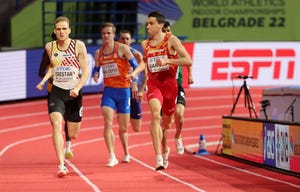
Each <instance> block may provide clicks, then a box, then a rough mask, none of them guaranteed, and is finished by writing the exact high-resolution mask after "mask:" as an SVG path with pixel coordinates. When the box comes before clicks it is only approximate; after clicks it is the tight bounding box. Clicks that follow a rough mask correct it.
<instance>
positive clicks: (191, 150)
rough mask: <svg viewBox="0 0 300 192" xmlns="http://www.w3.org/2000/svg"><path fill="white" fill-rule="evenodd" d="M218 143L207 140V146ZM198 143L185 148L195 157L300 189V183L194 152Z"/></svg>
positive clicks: (217, 142)
mask: <svg viewBox="0 0 300 192" xmlns="http://www.w3.org/2000/svg"><path fill="white" fill-rule="evenodd" d="M218 144H219V141H214V142H206V146H213V145H218ZM198 145H199V144H191V145H187V146H186V148H185V150H186V151H187V152H188V153H190V154H193V156H194V157H197V158H200V159H202V160H206V161H209V162H211V163H214V164H217V165H221V166H224V167H227V168H231V169H234V170H237V171H240V172H243V173H246V174H249V175H254V176H257V177H260V178H264V179H267V180H270V181H274V182H278V183H282V184H285V185H289V186H292V187H295V188H298V189H300V185H296V184H293V183H290V182H286V181H281V180H278V179H275V178H272V177H268V176H264V175H261V174H258V173H254V172H252V171H248V170H246V169H241V168H238V167H235V166H232V165H228V164H224V163H221V162H219V161H216V160H212V159H209V158H207V157H205V156H202V155H197V154H194V151H193V149H195V147H197V146H198Z"/></svg>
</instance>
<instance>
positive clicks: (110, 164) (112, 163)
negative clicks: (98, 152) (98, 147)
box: [106, 157, 119, 167]
mask: <svg viewBox="0 0 300 192" xmlns="http://www.w3.org/2000/svg"><path fill="white" fill-rule="evenodd" d="M118 163H119V161H118V159H117V158H116V157H112V158H109V160H108V163H107V164H106V166H107V167H114V166H115V165H118Z"/></svg>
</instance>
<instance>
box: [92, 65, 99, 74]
mask: <svg viewBox="0 0 300 192" xmlns="http://www.w3.org/2000/svg"><path fill="white" fill-rule="evenodd" d="M99 71H100V67H96V66H95V67H94V69H93V72H92V75H93V76H94V75H95V74H96V73H99Z"/></svg>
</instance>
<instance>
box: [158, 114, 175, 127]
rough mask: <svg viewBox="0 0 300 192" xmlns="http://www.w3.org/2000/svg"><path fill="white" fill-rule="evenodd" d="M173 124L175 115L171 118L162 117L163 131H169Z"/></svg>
mask: <svg viewBox="0 0 300 192" xmlns="http://www.w3.org/2000/svg"><path fill="white" fill-rule="evenodd" d="M173 123H174V115H171V116H167V115H163V116H162V120H161V126H162V127H163V129H169V128H170V127H171V126H172V124H173Z"/></svg>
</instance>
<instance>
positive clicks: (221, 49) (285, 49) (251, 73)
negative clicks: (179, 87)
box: [192, 42, 300, 87]
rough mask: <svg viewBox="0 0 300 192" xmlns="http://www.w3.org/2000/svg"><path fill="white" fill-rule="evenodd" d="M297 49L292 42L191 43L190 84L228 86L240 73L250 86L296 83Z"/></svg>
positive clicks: (299, 48)
mask: <svg viewBox="0 0 300 192" xmlns="http://www.w3.org/2000/svg"><path fill="white" fill-rule="evenodd" d="M299 51H300V44H299V43H293V42H256V43H253V42H235V43H230V42H225V43H223V42H217V43H195V46H194V52H193V54H194V57H193V73H194V74H197V76H195V77H194V78H195V79H194V82H195V83H194V85H192V87H218V86H232V81H233V80H235V81H237V82H238V83H240V82H241V78H237V77H238V76H240V75H242V76H247V77H249V79H248V80H249V83H250V84H249V85H252V86H274V85H275V86H278V85H279V86H281V85H298V84H299V83H300V79H299V78H298V76H299V75H300V74H299V70H300V68H299V63H300V58H299V56H298V55H297V53H299Z"/></svg>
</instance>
